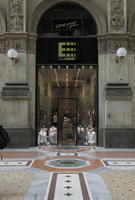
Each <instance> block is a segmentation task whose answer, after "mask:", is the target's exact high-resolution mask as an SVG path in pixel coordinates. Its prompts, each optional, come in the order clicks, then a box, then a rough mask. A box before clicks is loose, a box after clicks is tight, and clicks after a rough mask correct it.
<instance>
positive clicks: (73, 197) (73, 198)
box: [44, 173, 90, 200]
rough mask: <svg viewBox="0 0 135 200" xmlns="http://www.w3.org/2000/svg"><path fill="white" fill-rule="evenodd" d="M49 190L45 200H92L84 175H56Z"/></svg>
mask: <svg viewBox="0 0 135 200" xmlns="http://www.w3.org/2000/svg"><path fill="white" fill-rule="evenodd" d="M49 188H50V189H49V190H48V193H47V194H46V196H45V199H44V200H60V199H61V200H68V199H70V200H85V199H87V200H90V197H89V193H88V189H87V185H86V182H85V179H84V175H83V174H82V173H79V174H61V173H60V174H57V173H54V174H53V176H52V180H51V183H50V185H49Z"/></svg>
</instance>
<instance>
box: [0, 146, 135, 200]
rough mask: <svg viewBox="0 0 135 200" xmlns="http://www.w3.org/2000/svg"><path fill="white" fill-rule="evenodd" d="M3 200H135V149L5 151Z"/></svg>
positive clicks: (0, 169)
mask: <svg viewBox="0 0 135 200" xmlns="http://www.w3.org/2000/svg"><path fill="white" fill-rule="evenodd" d="M1 153H2V156H3V160H0V200H60V199H62V200H135V190H134V188H135V149H104V148H99V147H71V148H69V147H63V148H62V147H35V148H29V149H5V150H3V151H2V152H1Z"/></svg>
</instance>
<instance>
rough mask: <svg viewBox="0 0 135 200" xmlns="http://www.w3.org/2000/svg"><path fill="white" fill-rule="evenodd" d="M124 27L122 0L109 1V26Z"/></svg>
mask: <svg viewBox="0 0 135 200" xmlns="http://www.w3.org/2000/svg"><path fill="white" fill-rule="evenodd" d="M123 25H124V0H111V26H117V27H118V26H120V27H122V26H123Z"/></svg>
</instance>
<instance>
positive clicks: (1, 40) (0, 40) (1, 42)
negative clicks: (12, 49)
mask: <svg viewBox="0 0 135 200" xmlns="http://www.w3.org/2000/svg"><path fill="white" fill-rule="evenodd" d="M4 51H5V37H4V36H2V37H0V53H4Z"/></svg>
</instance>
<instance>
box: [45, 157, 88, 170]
mask: <svg viewBox="0 0 135 200" xmlns="http://www.w3.org/2000/svg"><path fill="white" fill-rule="evenodd" d="M45 165H48V166H52V167H55V168H74V167H77V168H79V167H85V166H88V165H90V162H88V161H85V160H81V159H75V158H60V159H56V160H50V161H47V162H46V163H45Z"/></svg>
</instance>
